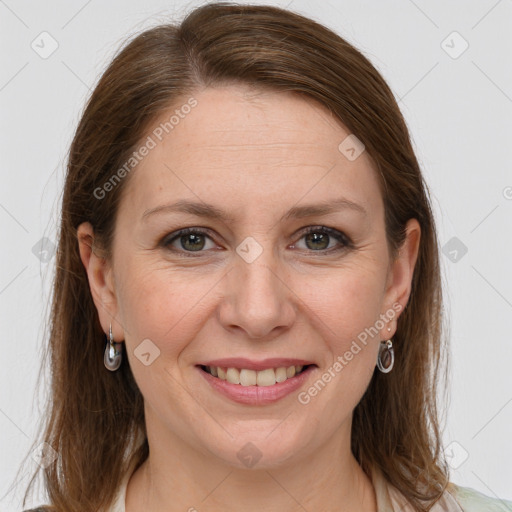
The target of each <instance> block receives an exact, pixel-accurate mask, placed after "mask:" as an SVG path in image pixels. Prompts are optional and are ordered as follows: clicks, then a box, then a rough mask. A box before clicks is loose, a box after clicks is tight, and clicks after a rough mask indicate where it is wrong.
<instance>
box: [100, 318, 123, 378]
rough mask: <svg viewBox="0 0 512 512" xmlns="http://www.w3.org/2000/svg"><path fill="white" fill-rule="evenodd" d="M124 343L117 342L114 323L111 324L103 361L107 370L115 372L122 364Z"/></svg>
mask: <svg viewBox="0 0 512 512" xmlns="http://www.w3.org/2000/svg"><path fill="white" fill-rule="evenodd" d="M122 346H123V344H122V343H115V342H114V337H113V336H112V324H110V327H109V332H108V340H107V344H106V346H105V354H104V356H103V363H104V365H105V368H106V369H107V370H110V371H111V372H115V371H116V370H117V369H118V368H119V367H120V366H121V361H122V360H123V353H122V350H123V349H122Z"/></svg>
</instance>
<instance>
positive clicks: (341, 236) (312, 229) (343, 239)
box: [160, 226, 353, 258]
mask: <svg viewBox="0 0 512 512" xmlns="http://www.w3.org/2000/svg"><path fill="white" fill-rule="evenodd" d="M209 233H210V231H209V230H207V229H204V228H184V229H180V230H179V231H175V232H174V233H171V234H170V235H167V236H165V237H164V238H163V239H162V241H161V243H160V245H161V246H163V247H164V248H166V249H168V250H170V251H172V252H175V253H178V254H180V255H182V256H183V257H186V258H189V257H191V258H197V257H199V256H201V255H202V254H201V253H204V252H205V251H204V250H201V251H186V250H184V249H174V248H170V247H169V246H170V244H172V243H173V242H174V241H175V240H178V239H179V238H180V237H182V236H184V235H189V234H194V235H205V236H207V237H208V238H210V240H211V236H209ZM310 233H322V234H326V235H328V236H329V237H332V238H334V239H335V240H337V241H338V242H339V243H340V244H342V246H341V247H337V248H336V247H335V248H330V249H322V250H319V251H314V250H311V249H310V250H309V252H312V253H318V254H326V255H327V254H332V253H335V252H340V251H343V250H346V249H351V248H353V243H352V240H351V239H350V238H349V237H348V236H347V235H345V233H342V232H341V231H338V230H336V229H333V228H328V227H326V226H309V227H307V228H306V229H305V230H303V231H301V233H300V238H299V240H301V239H302V238H303V237H304V236H306V235H308V234H310ZM212 241H213V240H212ZM294 245H295V244H294ZM195 253H197V255H196V254H195Z"/></svg>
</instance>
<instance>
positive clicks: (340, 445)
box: [126, 425, 377, 512]
mask: <svg viewBox="0 0 512 512" xmlns="http://www.w3.org/2000/svg"><path fill="white" fill-rule="evenodd" d="M349 427H350V425H347V426H345V428H342V429H340V431H339V432H337V433H335V434H334V435H333V436H332V438H331V439H330V440H329V441H328V442H327V443H325V444H324V445H322V446H320V447H315V449H314V451H313V452H312V453H308V452H307V451H306V450H304V449H303V450H301V452H300V454H298V455H294V456H292V457H290V458H289V459H288V460H287V461H285V462H284V463H276V464H275V465H273V466H272V465H267V466H265V465H264V464H263V459H264V458H263V457H262V459H261V463H262V464H259V463H258V464H256V465H255V466H254V467H252V468H251V469H249V468H243V469H241V468H239V467H234V466H233V465H230V464H227V463H226V462H225V461H223V460H222V459H219V457H217V456H214V455H212V454H209V453H202V452H199V451H198V450H197V449H196V448H195V447H194V446H190V445H187V444H186V443H184V442H183V439H181V438H177V437H175V436H174V435H173V434H172V433H170V432H169V431H168V430H166V431H165V432H164V431H163V429H160V431H159V429H158V428H155V429H152V430H149V429H148V442H149V446H150V455H149V457H148V459H147V460H146V461H145V462H144V464H142V466H141V467H140V468H138V470H137V471H136V472H135V473H134V474H133V475H132V477H131V478H130V481H129V483H128V487H127V491H126V512H135V511H137V510H152V511H155V512H158V511H164V510H165V511H166V512H175V511H176V512H178V511H180V512H183V511H189V512H196V511H197V510H209V511H212V512H216V511H219V512H220V511H222V512H235V511H237V512H238V511H239V510H240V509H243V510H244V511H246V512H260V511H261V510H265V511H271V512H274V511H276V512H277V511H279V512H292V511H296V510H298V509H301V510H322V511H325V512H356V511H357V512H376V511H377V506H376V497H375V491H374V489H373V486H372V483H371V481H370V479H369V478H368V477H367V475H366V474H365V473H364V471H363V470H362V468H361V467H360V466H359V464H358V463H357V461H356V459H355V458H354V456H353V454H352V452H351V451H350V435H349V433H350V428H349ZM162 436H164V437H162ZM164 439H165V440H164ZM335 453H337V454H338V455H337V456H334V455H333V454H335ZM258 467H260V469H257V468H258Z"/></svg>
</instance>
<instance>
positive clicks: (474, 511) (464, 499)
mask: <svg viewBox="0 0 512 512" xmlns="http://www.w3.org/2000/svg"><path fill="white" fill-rule="evenodd" d="M449 492H450V494H451V495H452V496H453V497H454V498H455V499H456V501H457V503H458V504H459V505H460V506H461V508H462V510H463V512H481V511H483V510H485V511H486V512H512V501H508V500H502V499H499V498H491V497H490V496H487V495H485V494H482V493H481V492H479V491H476V490H475V489H472V488H470V487H462V486H460V485H457V484H454V483H451V484H450V490H449Z"/></svg>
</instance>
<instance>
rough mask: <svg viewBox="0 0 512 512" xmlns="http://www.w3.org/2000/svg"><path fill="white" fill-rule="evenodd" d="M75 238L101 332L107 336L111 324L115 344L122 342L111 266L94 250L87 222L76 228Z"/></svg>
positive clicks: (89, 225) (89, 226) (92, 231)
mask: <svg viewBox="0 0 512 512" xmlns="http://www.w3.org/2000/svg"><path fill="white" fill-rule="evenodd" d="M77 238H78V247H79V250H80V259H81V260H82V263H83V265H84V268H85V271H86V272H87V277H88V279H89V288H90V290H91V295H92V299H93V301H94V305H95V306H96V309H97V311H98V316H99V319H100V323H101V327H102V329H103V332H105V333H106V334H107V335H108V332H109V327H110V324H111V323H112V335H113V337H114V340H115V341H116V342H119V341H122V340H123V338H124V330H123V329H122V327H121V325H119V323H118V322H117V321H116V317H117V312H118V306H117V298H116V295H115V288H114V280H113V275H112V268H111V265H110V263H109V262H108V261H107V259H106V258H104V257H102V256H101V255H100V254H99V253H98V250H97V248H95V244H94V242H95V240H94V230H93V227H92V225H91V224H90V223H89V222H84V223H82V224H80V226H78V229H77Z"/></svg>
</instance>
